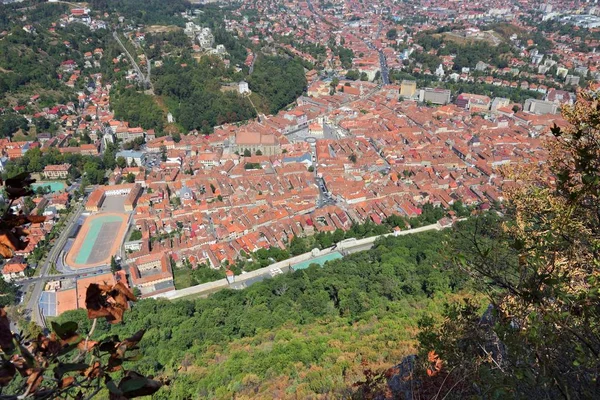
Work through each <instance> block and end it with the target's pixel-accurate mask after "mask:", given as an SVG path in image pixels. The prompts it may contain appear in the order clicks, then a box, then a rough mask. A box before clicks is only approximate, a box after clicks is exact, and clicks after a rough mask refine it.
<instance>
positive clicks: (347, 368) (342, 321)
mask: <svg viewBox="0 0 600 400" xmlns="http://www.w3.org/2000/svg"><path fill="white" fill-rule="evenodd" d="M470 229H472V227H471V226H463V227H461V228H459V231H461V232H463V233H466V232H469V230H470ZM453 236H454V235H453V233H452V232H451V231H441V232H426V233H421V234H416V235H409V236H403V237H388V238H386V239H383V240H380V241H379V242H378V243H377V245H376V246H375V247H374V248H373V249H371V250H369V251H366V252H361V253H357V254H353V255H350V256H347V257H345V258H343V259H340V260H336V261H332V262H329V263H328V264H326V265H325V267H324V268H320V267H318V266H313V267H310V268H309V269H307V270H304V271H298V272H295V273H292V274H286V275H284V276H280V277H277V278H274V279H269V280H267V281H264V282H261V283H257V284H255V285H253V286H251V287H249V288H247V289H245V290H242V291H232V290H226V291H221V292H218V293H216V294H214V295H212V296H211V297H209V298H207V299H198V300H195V301H186V300H182V301H174V302H169V301H166V300H152V299H147V300H141V301H139V302H138V303H136V304H135V306H134V307H133V309H132V310H131V312H129V313H128V314H127V316H126V321H125V324H123V325H118V326H112V327H110V328H109V326H108V325H107V324H106V323H105V322H102V323H99V324H98V327H97V329H96V332H95V334H94V336H95V339H99V338H102V337H105V336H106V335H112V334H118V335H123V336H126V335H128V334H130V333H132V332H136V331H137V330H139V329H146V330H147V332H146V334H145V336H144V339H143V341H142V343H141V348H142V352H143V353H144V357H143V358H142V359H141V360H140V361H138V362H136V363H137V365H136V369H138V370H139V371H141V372H142V373H146V374H158V375H167V376H170V377H172V379H173V381H172V384H171V387H170V388H169V389H168V391H167V390H164V389H163V390H161V392H159V393H158V394H157V395H156V396H158V397H157V398H164V399H171V398H172V399H175V398H199V397H202V398H206V397H212V396H216V397H217V398H231V397H232V396H233V395H235V394H241V393H246V394H252V393H262V395H259V396H258V397H261V396H263V397H264V396H265V395H266V394H267V393H268V394H269V395H270V394H271V393H272V390H275V388H277V387H280V390H281V393H282V397H286V396H287V397H290V396H291V397H290V398H292V397H293V396H295V393H296V390H298V391H299V393H304V394H305V395H306V396H312V395H321V396H326V395H329V396H334V397H338V396H341V395H342V394H344V393H347V392H348V390H349V389H348V388H349V387H351V384H352V383H353V382H355V381H356V380H358V379H359V378H360V376H359V375H360V363H361V362H362V361H365V362H367V363H368V364H369V365H372V366H374V367H379V366H382V365H386V364H389V363H393V362H395V361H397V360H398V359H399V358H401V357H402V356H405V355H407V354H410V353H411V352H412V351H413V349H414V345H415V335H416V332H417V321H418V319H419V317H420V316H422V315H423V314H424V311H425V310H427V309H429V310H430V311H433V310H435V309H439V308H440V306H441V304H442V303H443V301H444V299H445V296H450V294H451V293H458V292H460V291H463V290H465V287H464V281H463V279H462V277H461V276H460V275H457V274H452V275H449V274H447V273H446V272H445V270H444V265H445V264H446V263H447V262H448V260H447V258H446V256H444V255H443V252H442V250H443V249H444V248H445V242H446V241H447V240H451V239H452V237H453ZM452 296H454V295H452ZM434 299H435V300H434ZM438 313H439V310H438ZM71 319H74V320H76V321H77V322H79V323H80V324H81V325H80V326H83V327H84V326H89V324H90V322H89V321H88V320H87V317H86V315H85V312H83V311H74V312H69V313H66V314H64V315H62V316H61V317H60V318H59V320H60V321H67V320H71ZM84 331H85V328H84ZM282 380H283V381H282ZM282 382H285V384H282ZM283 387H285V389H283ZM278 390H279V389H278ZM286 390H287V392H286ZM288 395H289V396H288Z"/></svg>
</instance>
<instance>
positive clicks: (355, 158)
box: [348, 153, 357, 164]
mask: <svg viewBox="0 0 600 400" xmlns="http://www.w3.org/2000/svg"><path fill="white" fill-rule="evenodd" d="M348 160H350V161H351V162H352V163H354V164H356V161H357V157H356V154H354V153H352V154H350V155H349V156H348Z"/></svg>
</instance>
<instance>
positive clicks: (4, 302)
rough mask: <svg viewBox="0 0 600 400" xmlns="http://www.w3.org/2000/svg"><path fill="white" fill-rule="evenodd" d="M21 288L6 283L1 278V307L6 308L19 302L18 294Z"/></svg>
mask: <svg viewBox="0 0 600 400" xmlns="http://www.w3.org/2000/svg"><path fill="white" fill-rule="evenodd" d="M18 290H19V288H18V287H17V285H15V284H14V283H12V282H6V281H5V280H4V278H3V277H1V276H0V293H1V294H0V307H6V306H10V305H13V304H16V302H17V292H18Z"/></svg>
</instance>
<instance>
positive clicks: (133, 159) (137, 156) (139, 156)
mask: <svg viewBox="0 0 600 400" xmlns="http://www.w3.org/2000/svg"><path fill="white" fill-rule="evenodd" d="M116 157H117V158H119V157H123V158H124V159H125V161H127V165H129V166H131V165H133V164H134V163H135V165H136V166H138V167H139V166H141V165H142V162H143V161H144V153H142V152H141V151H133V150H123V151H119V152H118V153H117V154H116Z"/></svg>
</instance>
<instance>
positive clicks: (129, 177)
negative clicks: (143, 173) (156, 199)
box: [125, 172, 135, 183]
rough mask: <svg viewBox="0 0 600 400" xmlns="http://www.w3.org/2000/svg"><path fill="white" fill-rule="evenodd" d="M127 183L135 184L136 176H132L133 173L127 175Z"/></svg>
mask: <svg viewBox="0 0 600 400" xmlns="http://www.w3.org/2000/svg"><path fill="white" fill-rule="evenodd" d="M125 181H126V182H127V183H133V182H135V175H134V174H132V173H131V172H130V173H128V174H127V176H126V177H125Z"/></svg>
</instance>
